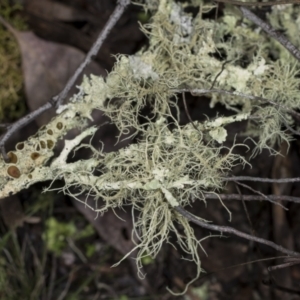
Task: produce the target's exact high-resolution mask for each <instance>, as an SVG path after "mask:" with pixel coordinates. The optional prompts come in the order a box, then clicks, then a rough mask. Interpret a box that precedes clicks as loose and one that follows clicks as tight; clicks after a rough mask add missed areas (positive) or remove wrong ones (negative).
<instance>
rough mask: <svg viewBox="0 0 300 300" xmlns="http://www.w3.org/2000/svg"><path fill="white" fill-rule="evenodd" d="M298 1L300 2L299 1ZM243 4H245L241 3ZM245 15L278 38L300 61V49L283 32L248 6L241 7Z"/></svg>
mask: <svg viewBox="0 0 300 300" xmlns="http://www.w3.org/2000/svg"><path fill="white" fill-rule="evenodd" d="M296 3H300V2H299V1H297V2H296ZM241 5H243V4H241ZM240 10H241V12H242V13H243V16H244V17H245V18H247V19H248V20H250V21H252V22H253V23H254V24H256V25H257V26H259V27H261V28H262V29H263V30H264V31H265V32H266V33H267V34H268V35H270V36H271V37H272V38H274V39H275V40H277V41H278V42H279V43H280V44H281V45H282V46H283V47H285V48H286V49H287V50H288V51H289V52H290V53H291V54H292V55H293V56H294V57H295V58H296V59H297V60H299V61H300V51H299V49H298V48H297V47H296V46H295V45H294V44H292V43H291V42H290V41H289V40H288V39H287V38H286V37H285V36H284V35H283V34H281V33H280V32H278V31H277V30H275V29H274V28H273V27H272V26H271V25H269V24H268V23H266V22H265V21H263V20H262V19H260V18H259V17H258V16H256V15H255V14H254V13H253V12H251V11H250V10H249V9H248V8H246V7H242V6H241V7H240Z"/></svg>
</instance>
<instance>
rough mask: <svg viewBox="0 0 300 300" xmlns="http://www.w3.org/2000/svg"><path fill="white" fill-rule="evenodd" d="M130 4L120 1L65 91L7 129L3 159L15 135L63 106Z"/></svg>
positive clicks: (1, 148) (0, 145)
mask: <svg viewBox="0 0 300 300" xmlns="http://www.w3.org/2000/svg"><path fill="white" fill-rule="evenodd" d="M129 4H130V0H118V3H117V6H116V8H115V10H114V11H113V13H112V14H111V16H110V17H109V19H108V21H107V23H106V24H105V26H104V28H103V30H102V31H101V32H100V34H99V36H98V38H97V40H96V42H95V43H94V44H93V46H92V48H91V49H90V51H89V52H88V53H87V55H86V57H85V59H84V61H83V62H82V63H81V64H80V65H79V67H78V68H77V70H76V71H75V73H74V74H73V75H72V76H71V78H70V79H69V80H68V82H67V84H66V85H65V87H64V89H63V90H62V91H61V92H60V93H59V94H58V95H56V96H54V97H53V98H52V99H50V100H49V101H48V102H47V103H46V104H44V105H43V106H41V107H39V108H38V109H37V110H35V111H33V112H31V113H29V114H28V115H26V116H25V117H23V118H21V119H20V120H18V121H17V122H15V123H14V124H12V125H10V126H8V127H7V131H6V132H5V133H4V134H3V135H2V137H1V141H0V151H1V153H2V155H3V158H4V160H5V161H6V162H9V158H8V156H7V154H6V151H5V143H6V142H7V140H8V139H9V138H10V137H11V136H12V135H13V133H14V132H15V131H17V130H19V129H21V128H22V127H24V126H25V125H27V124H28V123H30V122H31V121H32V120H34V119H35V118H36V117H38V116H39V115H40V114H42V113H43V112H45V111H47V110H48V109H50V108H51V107H58V106H59V105H61V104H62V102H63V101H64V100H65V98H66V96H67V94H68V92H69V91H70V89H71V88H72V87H73V85H74V83H75V82H76V80H77V79H78V77H79V76H80V75H81V73H82V71H83V70H84V69H85V67H86V66H87V65H88V64H89V63H90V62H91V60H92V57H93V56H94V55H96V54H97V53H98V51H99V49H100V48H101V46H102V45H103V42H104V41H105V40H106V38H107V36H108V34H109V33H110V31H111V30H112V28H113V27H114V26H115V25H116V23H117V21H118V20H119V19H120V17H121V16H122V14H123V12H124V10H125V8H126V7H127V6H128V5H129Z"/></svg>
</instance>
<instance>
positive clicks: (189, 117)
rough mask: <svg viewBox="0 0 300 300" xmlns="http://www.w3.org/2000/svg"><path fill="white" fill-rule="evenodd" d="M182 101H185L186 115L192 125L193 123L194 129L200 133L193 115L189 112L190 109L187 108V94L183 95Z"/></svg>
mask: <svg viewBox="0 0 300 300" xmlns="http://www.w3.org/2000/svg"><path fill="white" fill-rule="evenodd" d="M182 100H183V106H184V111H185V114H186V116H187V118H188V119H189V121H190V123H192V125H193V127H194V128H195V129H196V130H197V131H200V130H199V129H198V128H197V127H196V125H195V123H194V121H193V120H192V118H191V115H190V113H189V110H188V107H187V104H186V99H185V93H184V92H183V93H182Z"/></svg>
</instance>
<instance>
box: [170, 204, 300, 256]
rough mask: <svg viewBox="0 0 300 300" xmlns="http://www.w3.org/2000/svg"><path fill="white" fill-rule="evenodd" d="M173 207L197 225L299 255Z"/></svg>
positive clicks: (299, 254) (292, 254) (181, 208)
mask: <svg viewBox="0 0 300 300" xmlns="http://www.w3.org/2000/svg"><path fill="white" fill-rule="evenodd" d="M174 209H175V210H176V211H177V212H178V213H179V214H181V215H182V216H183V217H185V218H187V219H188V220H189V221H191V222H193V223H195V224H197V225H199V226H200V227H203V228H206V229H209V230H213V231H219V232H221V233H230V234H234V235H236V236H239V237H241V238H244V239H246V240H250V241H253V242H257V243H260V244H263V245H267V246H269V247H272V248H273V249H275V250H277V251H280V252H282V253H285V254H287V255H290V256H300V253H299V252H296V251H291V250H289V249H286V248H284V247H282V246H280V245H277V244H275V243H273V242H271V241H268V240H265V239H263V238H259V237H256V236H252V235H250V234H247V233H244V232H242V231H239V230H236V229H235V228H232V227H229V226H219V225H214V224H208V223H205V222H203V221H201V220H199V219H198V218H197V217H196V216H194V215H193V214H191V213H190V212H188V211H187V210H185V209H184V208H183V207H182V206H175V207H174Z"/></svg>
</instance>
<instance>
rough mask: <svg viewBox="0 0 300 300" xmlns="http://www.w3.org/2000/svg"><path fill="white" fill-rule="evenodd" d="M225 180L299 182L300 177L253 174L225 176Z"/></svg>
mask: <svg viewBox="0 0 300 300" xmlns="http://www.w3.org/2000/svg"><path fill="white" fill-rule="evenodd" d="M224 181H257V182H270V183H287V182H299V181H300V177H295V178H280V179H273V178H261V177H252V176H233V177H225V178H224Z"/></svg>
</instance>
